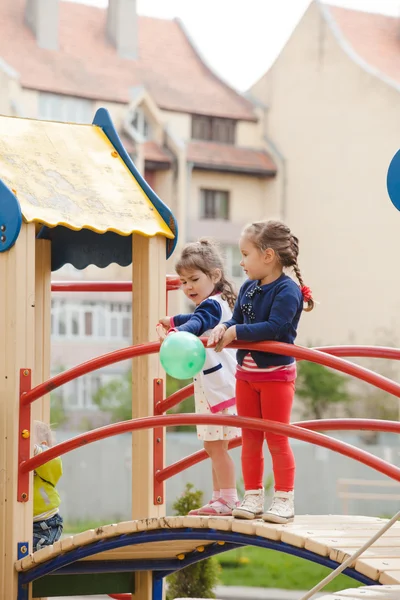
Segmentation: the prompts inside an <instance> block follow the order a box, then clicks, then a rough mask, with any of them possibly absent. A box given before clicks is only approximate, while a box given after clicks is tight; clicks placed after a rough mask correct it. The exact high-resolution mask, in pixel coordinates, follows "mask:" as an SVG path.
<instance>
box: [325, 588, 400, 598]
mask: <svg viewBox="0 0 400 600" xmlns="http://www.w3.org/2000/svg"><path fill="white" fill-rule="evenodd" d="M319 600H400V585H384V586H382V585H376V586H375V585H371V586H368V587H360V588H353V589H350V590H343V591H342V592H335V593H334V594H328V595H327V596H322V597H321V598H319Z"/></svg>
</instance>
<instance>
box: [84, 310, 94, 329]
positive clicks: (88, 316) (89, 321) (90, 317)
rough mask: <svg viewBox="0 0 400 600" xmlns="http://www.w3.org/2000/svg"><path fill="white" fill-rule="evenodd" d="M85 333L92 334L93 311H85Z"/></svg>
mask: <svg viewBox="0 0 400 600" xmlns="http://www.w3.org/2000/svg"><path fill="white" fill-rule="evenodd" d="M85 335H93V313H92V312H85Z"/></svg>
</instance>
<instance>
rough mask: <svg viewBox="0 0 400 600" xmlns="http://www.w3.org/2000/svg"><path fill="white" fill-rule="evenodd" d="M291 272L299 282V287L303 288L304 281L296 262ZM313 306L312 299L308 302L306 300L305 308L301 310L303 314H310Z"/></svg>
mask: <svg viewBox="0 0 400 600" xmlns="http://www.w3.org/2000/svg"><path fill="white" fill-rule="evenodd" d="M293 271H294V272H295V275H296V277H297V279H298V280H299V283H300V287H301V288H303V287H304V281H303V278H302V276H301V273H300V267H299V265H298V264H297V260H296V262H295V263H294V265H293ZM314 305H315V303H314V300H313V299H312V298H310V299H309V300H307V306H306V307H304V308H303V310H304V311H305V312H311V311H312V309H313V308H314Z"/></svg>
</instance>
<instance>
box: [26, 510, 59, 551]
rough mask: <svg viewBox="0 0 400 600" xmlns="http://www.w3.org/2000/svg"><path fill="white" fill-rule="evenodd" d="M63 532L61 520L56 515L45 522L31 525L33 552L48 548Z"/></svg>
mask: <svg viewBox="0 0 400 600" xmlns="http://www.w3.org/2000/svg"><path fill="white" fill-rule="evenodd" d="M62 530H63V519H62V517H61V515H59V514H58V513H57V514H56V515H54V517H50V519H46V520H45V521H37V522H36V523H33V552H36V550H41V548H44V547H45V546H50V545H51V544H54V542H56V541H57V540H59V539H60V537H61V534H62Z"/></svg>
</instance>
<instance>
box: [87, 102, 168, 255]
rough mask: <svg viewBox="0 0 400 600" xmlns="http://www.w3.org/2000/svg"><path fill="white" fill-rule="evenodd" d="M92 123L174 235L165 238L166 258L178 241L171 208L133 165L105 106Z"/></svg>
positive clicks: (97, 112) (100, 109) (98, 111)
mask: <svg viewBox="0 0 400 600" xmlns="http://www.w3.org/2000/svg"><path fill="white" fill-rule="evenodd" d="M93 125H97V126H98V127H101V129H102V130H103V131H104V133H105V135H106V136H107V137H108V139H109V140H110V142H111V143H112V145H113V146H114V148H115V149H116V151H117V152H118V154H119V155H120V157H121V158H122V160H123V161H124V163H125V164H126V166H127V167H128V169H129V170H130V172H131V173H132V175H133V176H134V178H135V179H136V181H137V182H138V184H139V185H140V187H141V188H142V190H143V191H144V193H145V194H146V195H147V196H148V197H149V199H150V200H151V202H152V204H153V205H154V207H155V208H156V209H157V211H158V212H159V213H160V215H161V218H162V219H163V220H164V221H165V223H166V224H167V225H168V227H169V228H170V229H171V231H172V233H173V234H174V235H175V238H174V239H173V240H170V239H166V242H167V258H169V257H170V256H171V254H172V253H173V251H174V250H175V247H176V244H177V241H178V224H177V222H176V219H175V217H174V215H173V214H172V212H171V210H170V209H169V208H168V206H166V205H165V204H164V202H162V201H161V200H160V198H159V197H158V196H157V194H156V193H155V192H154V191H153V190H152V188H151V187H150V186H149V184H148V183H147V181H146V180H145V179H144V178H143V177H142V175H141V174H140V173H139V171H138V170H137V168H136V167H135V165H134V163H133V161H132V159H131V157H130V156H129V154H128V153H127V151H126V150H125V148H124V146H123V144H122V142H121V140H120V139H119V136H118V133H117V131H116V129H115V127H114V124H113V122H112V120H111V117H110V113H109V112H108V110H107V109H105V108H99V109H98V110H97V111H96V114H95V116H94V119H93Z"/></svg>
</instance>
